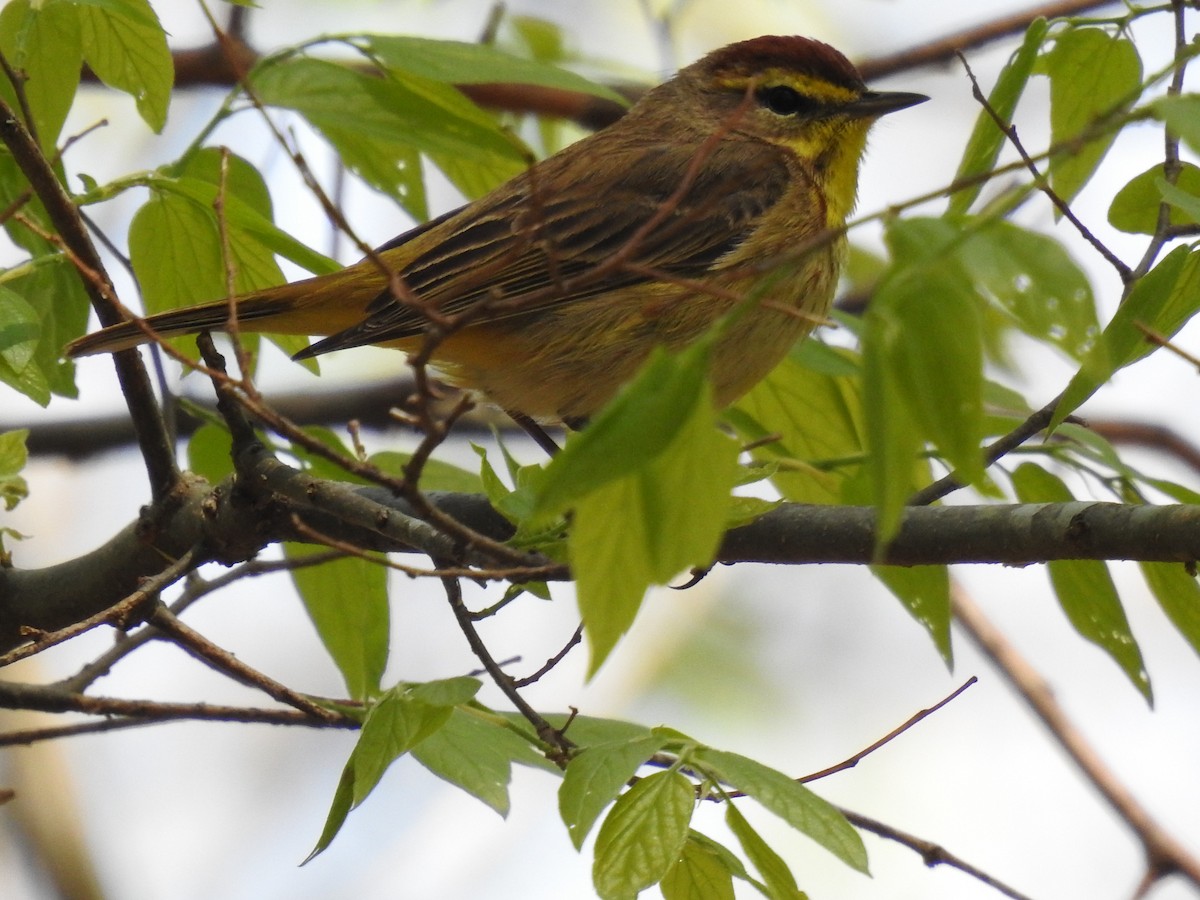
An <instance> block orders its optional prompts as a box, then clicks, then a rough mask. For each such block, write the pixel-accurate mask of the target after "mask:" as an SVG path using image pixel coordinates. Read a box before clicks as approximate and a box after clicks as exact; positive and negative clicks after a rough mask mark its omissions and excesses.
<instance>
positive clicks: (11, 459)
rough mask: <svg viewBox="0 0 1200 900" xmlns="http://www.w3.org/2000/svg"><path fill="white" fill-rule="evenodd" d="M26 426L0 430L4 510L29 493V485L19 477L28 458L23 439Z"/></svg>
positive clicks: (0, 484) (0, 488) (0, 497)
mask: <svg viewBox="0 0 1200 900" xmlns="http://www.w3.org/2000/svg"><path fill="white" fill-rule="evenodd" d="M28 437H29V429H28V428H18V429H15V430H13V431H0V500H3V501H4V508H5V510H11V509H13V508H14V507H15V506H16V505H17V504H18V503H20V502H21V501H22V500H24V499H25V498H26V497H27V496H28V495H29V485H27V484H26V483H25V479H24V478H22V477H21V471H22V470H23V469H24V468H25V463H26V462H27V461H28V459H29V452H28V451H27V450H26V449H25V440H26V438H28Z"/></svg>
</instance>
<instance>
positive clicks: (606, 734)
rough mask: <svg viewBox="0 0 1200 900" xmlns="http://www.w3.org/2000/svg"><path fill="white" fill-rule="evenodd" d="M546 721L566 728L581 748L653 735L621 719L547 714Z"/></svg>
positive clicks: (515, 717) (518, 720) (514, 717)
mask: <svg viewBox="0 0 1200 900" xmlns="http://www.w3.org/2000/svg"><path fill="white" fill-rule="evenodd" d="M500 715H503V716H504V717H505V718H507V719H508V720H509V721H510V722H513V723H515V724H518V725H523V726H525V725H528V724H529V723H528V722H526V721H525V719H524V718H523V717H522V716H521V715H520V714H519V713H501V714H500ZM545 719H546V721H547V722H549V723H550V725H551V726H552V727H554V728H558V729H559V730H562V729H564V728H565V729H566V732H565V733H566V735H567V737H569V738H570V739H571V740H572V741H574V742H575V743H576V744H577V745H579V746H581V747H590V746H592V745H593V744H606V743H610V742H618V741H633V740H636V739H638V738H642V737H649V736H650V735H651V731H650V729H649V728H647V727H646V726H645V725H638V724H636V723H634V722H623V721H621V720H620V719H601V718H598V717H596V716H576V715H567V714H565V713H546V714H545Z"/></svg>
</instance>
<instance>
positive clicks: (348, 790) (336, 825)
mask: <svg viewBox="0 0 1200 900" xmlns="http://www.w3.org/2000/svg"><path fill="white" fill-rule="evenodd" d="M353 807H354V769H353V768H351V766H350V763H346V766H345V767H344V768H343V769H342V774H341V777H340V778H338V783H337V788H336V789H334V792H333V802H332V803H330V805H329V812H328V813H327V814H326V816H325V824H324V825H323V826H322V828H321V834H320V836H319V837H318V838H317V843H316V845H315V846H314V847H313V848H312V850H311V851H310V852H309V854H308V856H306V857H304V860H303V862H301V863H300V865H305V864H306V863H308V862H311V861H312V860H313V859H314V858H315V857H317V856H319V855H320V854H321V853H322V852H324V851H325V850H326V849H327V848H328V847H329V845H330V844H331V843H333V839H334V838H335V837H337V833H338V832H339V831H341V830H342V826H343V825H344V824H346V817H347V816H348V815H350V810H351V809H352V808H353Z"/></svg>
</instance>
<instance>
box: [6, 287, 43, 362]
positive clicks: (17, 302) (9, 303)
mask: <svg viewBox="0 0 1200 900" xmlns="http://www.w3.org/2000/svg"><path fill="white" fill-rule="evenodd" d="M41 334H42V323H41V318H40V317H39V316H38V312H37V310H36V309H35V308H34V307H33V305H32V304H31V303H30V302H29V301H28V300H26V299H25V298H24V297H22V296H21V295H20V294H18V293H16V292H14V291H11V290H9V289H8V288H7V287H4V286H3V285H0V359H3V360H4V361H5V362H6V363H7V364H8V365H9V366H10V367H11V369H12V371H13V372H15V373H17V374H18V375H20V374H21V373H22V372H23V371H25V367H26V366H28V365H29V364H30V363H31V362H32V361H33V358H34V354H35V352H36V351H37V345H38V340H39V338H40V337H41Z"/></svg>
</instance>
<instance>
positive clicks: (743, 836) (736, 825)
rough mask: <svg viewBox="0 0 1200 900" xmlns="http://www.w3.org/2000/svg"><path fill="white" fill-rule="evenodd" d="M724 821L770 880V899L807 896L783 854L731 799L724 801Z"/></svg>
mask: <svg viewBox="0 0 1200 900" xmlns="http://www.w3.org/2000/svg"><path fill="white" fill-rule="evenodd" d="M725 823H726V824H727V825H728V826H729V830H730V831H732V832H733V834H734V837H736V838H737V839H738V843H740V844H741V845H742V849H743V850H745V851H746V856H747V857H749V859H750V862H751V863H753V864H754V868H756V869H758V873H759V874H760V875H762V877H763V881H765V882H766V883H767V895H768V896H769V897H771V900H804V896H805V895H804V894H803V893H802V892H801V890H800V888H799V887H797V885H796V878H795V876H793V875H792V870H791V869H789V868H788V864H787V863H786V862H784V861H783V857H781V856H780V855H779V854H778V853H776V852H775V851H774V850H772V849H771V847H770V845H769V844H768V843H767V842H766V841H764V840H763V839H762V836H761V835H759V833H758V832H757V831H755V830H754V828H753V826H751V824H750V823H749V822H748V821H747V820H746V817H745V816H743V815H742V812H741V810H739V809H738V808H737V806H735V805H734V803H733V802H732V801H730V802H727V803H726V804H725Z"/></svg>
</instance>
